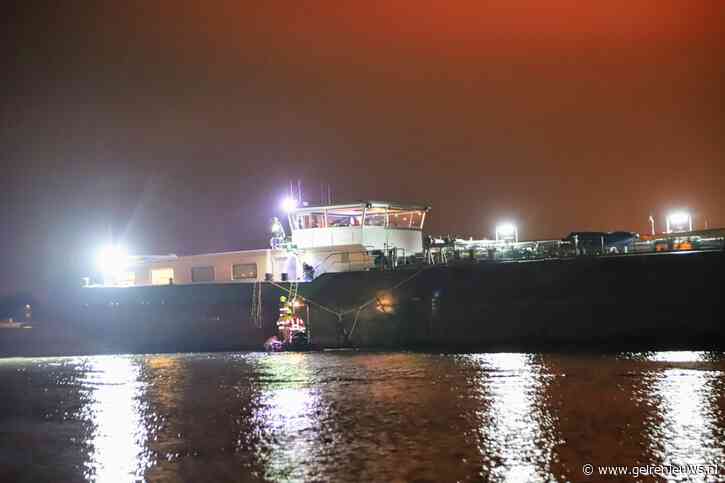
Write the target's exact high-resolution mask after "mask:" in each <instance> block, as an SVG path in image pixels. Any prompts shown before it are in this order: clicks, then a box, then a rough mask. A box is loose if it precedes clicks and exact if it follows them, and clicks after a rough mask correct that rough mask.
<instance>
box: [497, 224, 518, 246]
mask: <svg viewBox="0 0 725 483" xmlns="http://www.w3.org/2000/svg"><path fill="white" fill-rule="evenodd" d="M496 241H514V242H518V241H519V230H518V228H517V227H516V225H515V224H513V223H500V224H499V225H496Z"/></svg>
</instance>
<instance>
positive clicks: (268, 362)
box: [255, 354, 319, 480]
mask: <svg viewBox="0 0 725 483" xmlns="http://www.w3.org/2000/svg"><path fill="white" fill-rule="evenodd" d="M308 359H309V358H308V357H307V356H305V355H304V354H271V355H269V356H268V357H264V358H262V359H261V360H260V366H261V367H263V368H264V373H265V375H266V377H265V385H264V388H263V389H264V390H263V391H262V396H261V398H260V403H261V404H260V405H259V411H258V412H257V414H255V420H256V421H258V422H260V423H261V424H262V425H263V427H262V428H261V429H262V431H263V432H264V433H265V436H266V437H265V438H264V439H265V441H266V443H267V444H266V445H264V446H260V447H258V451H257V457H258V458H259V459H260V460H263V461H264V462H265V463H266V468H265V469H266V471H265V475H264V476H265V477H266V478H269V479H271V480H280V479H285V480H289V479H297V480H299V479H304V474H305V462H306V461H307V460H311V459H312V456H313V453H314V451H315V450H316V447H317V444H318V439H319V428H318V427H317V424H316V423H317V415H318V414H317V413H318V406H319V389H318V388H314V387H312V386H311V382H312V381H311V379H310V375H309V370H308V367H307V363H308Z"/></svg>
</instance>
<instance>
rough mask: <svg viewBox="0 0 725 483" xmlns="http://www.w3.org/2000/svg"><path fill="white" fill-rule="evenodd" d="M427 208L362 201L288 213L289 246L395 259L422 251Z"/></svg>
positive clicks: (301, 209) (300, 209)
mask: <svg viewBox="0 0 725 483" xmlns="http://www.w3.org/2000/svg"><path fill="white" fill-rule="evenodd" d="M429 209H430V207H429V206H425V205H416V204H402V203H393V202H384V201H364V202H358V203H351V204H340V205H329V206H304V207H300V208H296V209H295V210H292V211H291V212H290V213H289V226H290V228H291V231H292V243H293V244H294V245H295V246H296V247H297V248H300V249H311V248H321V247H334V246H340V245H362V247H364V249H366V250H384V251H385V250H392V249H395V250H397V251H398V252H400V253H399V255H404V256H407V255H413V254H416V253H420V252H422V251H423V234H422V230H423V224H424V223H425V217H426V213H427V212H428V210H429Z"/></svg>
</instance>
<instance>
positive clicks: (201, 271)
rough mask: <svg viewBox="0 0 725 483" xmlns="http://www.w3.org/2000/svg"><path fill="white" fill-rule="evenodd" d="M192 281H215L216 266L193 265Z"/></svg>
mask: <svg viewBox="0 0 725 483" xmlns="http://www.w3.org/2000/svg"><path fill="white" fill-rule="evenodd" d="M191 281H192V282H213V281H214V267H192V268H191Z"/></svg>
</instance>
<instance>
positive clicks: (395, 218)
mask: <svg viewBox="0 0 725 483" xmlns="http://www.w3.org/2000/svg"><path fill="white" fill-rule="evenodd" d="M422 222H423V213H422V212H421V211H391V212H390V215H389V217H388V226H390V227H391V228H410V229H418V230H419V229H420V228H421V223H422Z"/></svg>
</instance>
